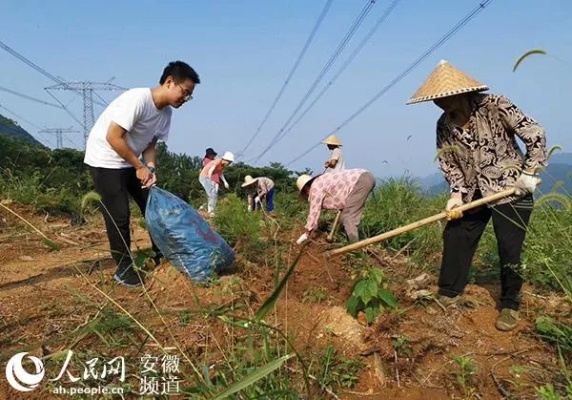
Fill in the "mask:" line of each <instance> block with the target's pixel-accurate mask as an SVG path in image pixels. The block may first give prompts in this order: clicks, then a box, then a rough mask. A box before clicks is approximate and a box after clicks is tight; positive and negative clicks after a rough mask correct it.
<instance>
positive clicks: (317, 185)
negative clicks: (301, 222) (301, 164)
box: [306, 169, 367, 231]
mask: <svg viewBox="0 0 572 400" xmlns="http://www.w3.org/2000/svg"><path fill="white" fill-rule="evenodd" d="M366 172H367V171H366V170H365V169H346V170H344V171H334V172H329V173H327V174H323V175H320V176H318V177H317V178H315V179H314V181H313V182H312V186H311V187H310V195H309V201H310V212H309V214H308V222H307V223H306V230H308V231H311V230H314V229H315V228H316V227H317V226H318V220H319V218H320V212H321V211H322V210H342V209H343V208H344V207H345V206H346V200H347V198H348V196H349V194H350V193H351V191H352V190H353V188H354V186H355V185H356V182H357V180H358V179H359V177H360V176H361V175H362V174H364V173H366Z"/></svg>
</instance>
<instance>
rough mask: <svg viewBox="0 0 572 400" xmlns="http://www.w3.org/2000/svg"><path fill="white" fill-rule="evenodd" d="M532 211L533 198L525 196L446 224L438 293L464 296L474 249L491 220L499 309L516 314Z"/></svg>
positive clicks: (480, 208)
mask: <svg viewBox="0 0 572 400" xmlns="http://www.w3.org/2000/svg"><path fill="white" fill-rule="evenodd" d="M475 200H476V199H475ZM532 207H533V200H532V195H528V196H525V197H523V198H520V199H518V200H516V201H513V202H511V203H505V204H500V205H496V206H494V207H492V208H489V207H486V206H482V207H479V208H478V209H476V210H473V211H468V212H466V213H465V215H464V216H463V218H461V219H458V220H453V221H449V222H448V223H447V226H446V227H445V231H444V232H443V259H442V263H441V273H440V275H439V293H440V294H442V295H445V296H449V297H454V296H457V295H460V294H461V293H463V290H464V289H465V286H466V285H467V281H468V278H469V269H470V267H471V263H472V260H473V256H474V254H475V251H476V249H477V245H478V244H479V240H480V239H481V236H482V234H483V231H484V230H485V227H486V225H487V223H488V221H489V219H490V218H491V216H492V219H493V228H494V232H495V236H496V239H497V246H498V252H499V258H500V278H501V297H500V302H501V307H502V308H510V309H513V310H518V307H519V305H520V296H519V295H520V289H521V287H522V276H521V274H520V269H521V260H520V255H521V252H522V245H523V243H524V238H525V235H526V228H527V226H528V221H529V220H530V214H531V213H532Z"/></svg>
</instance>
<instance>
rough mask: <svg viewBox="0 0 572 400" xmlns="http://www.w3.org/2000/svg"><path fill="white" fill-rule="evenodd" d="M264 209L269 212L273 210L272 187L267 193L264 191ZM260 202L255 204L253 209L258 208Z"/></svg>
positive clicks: (260, 205)
mask: <svg viewBox="0 0 572 400" xmlns="http://www.w3.org/2000/svg"><path fill="white" fill-rule="evenodd" d="M265 197H266V211H268V212H271V211H274V188H272V189H270V191H268V193H266V196H265ZM261 207H262V204H256V205H255V207H254V209H255V210H260V208H261Z"/></svg>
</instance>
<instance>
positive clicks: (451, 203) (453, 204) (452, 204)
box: [445, 197, 463, 211]
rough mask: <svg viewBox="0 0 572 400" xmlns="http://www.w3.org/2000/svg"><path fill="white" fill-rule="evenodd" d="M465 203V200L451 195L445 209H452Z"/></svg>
mask: <svg viewBox="0 0 572 400" xmlns="http://www.w3.org/2000/svg"><path fill="white" fill-rule="evenodd" d="M462 205H463V200H461V199H459V198H457V197H451V198H450V199H449V200H447V205H446V206H445V211H451V210H452V209H453V208H455V207H460V206H462Z"/></svg>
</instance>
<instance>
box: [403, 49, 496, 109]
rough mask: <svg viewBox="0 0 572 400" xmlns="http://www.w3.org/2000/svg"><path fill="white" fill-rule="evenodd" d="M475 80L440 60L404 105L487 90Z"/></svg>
mask: <svg viewBox="0 0 572 400" xmlns="http://www.w3.org/2000/svg"><path fill="white" fill-rule="evenodd" d="M488 89H489V88H488V86H486V85H483V84H482V83H480V82H479V81H477V80H476V79H474V78H472V77H470V76H469V75H467V74H465V73H464V72H462V71H460V70H458V69H457V68H455V67H453V66H452V65H451V64H449V62H447V61H444V60H441V62H440V63H439V65H437V68H435V70H434V71H433V72H432V73H431V75H429V78H427V80H426V81H425V82H424V83H423V85H421V87H420V88H419V89H417V91H416V92H415V94H414V95H413V96H412V97H411V98H410V99H409V100H407V102H406V103H405V104H413V103H420V102H422V101H428V100H434V99H440V98H441V97H447V96H454V95H456V94H461V93H469V92H480V91H483V90H488Z"/></svg>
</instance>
